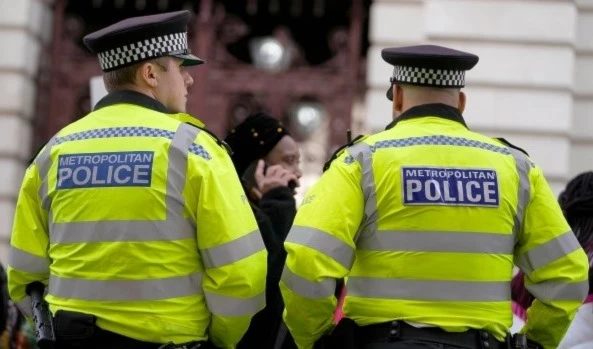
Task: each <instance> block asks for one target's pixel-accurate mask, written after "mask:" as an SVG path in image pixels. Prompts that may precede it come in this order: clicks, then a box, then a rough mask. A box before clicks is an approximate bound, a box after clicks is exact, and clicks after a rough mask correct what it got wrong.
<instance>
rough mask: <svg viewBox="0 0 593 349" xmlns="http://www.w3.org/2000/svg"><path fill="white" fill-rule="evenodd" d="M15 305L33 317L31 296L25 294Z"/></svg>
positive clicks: (26, 314)
mask: <svg viewBox="0 0 593 349" xmlns="http://www.w3.org/2000/svg"><path fill="white" fill-rule="evenodd" d="M15 305H16V306H17V308H19V310H20V311H21V312H22V313H23V315H25V316H26V317H28V318H31V317H33V305H32V304H31V297H29V296H25V298H23V299H22V300H21V301H20V302H16V303H15Z"/></svg>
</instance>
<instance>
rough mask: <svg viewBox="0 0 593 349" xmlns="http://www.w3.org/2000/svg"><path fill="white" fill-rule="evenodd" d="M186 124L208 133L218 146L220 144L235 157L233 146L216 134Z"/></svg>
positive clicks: (203, 128)
mask: <svg viewBox="0 0 593 349" xmlns="http://www.w3.org/2000/svg"><path fill="white" fill-rule="evenodd" d="M186 124H188V125H192V126H194V127H197V128H199V129H200V130H202V131H204V132H206V133H207V134H209V135H210V137H212V138H214V141H216V144H218V145H219V146H221V147H222V148H223V149H224V150H226V152H227V153H229V156H230V155H233V149H231V146H230V145H228V144H227V143H226V142H225V141H223V140H222V139H220V138H218V136H217V135H215V134H214V132H212V131H210V130H209V129H207V128H205V127H200V126H198V125H196V124H191V123H189V122H186Z"/></svg>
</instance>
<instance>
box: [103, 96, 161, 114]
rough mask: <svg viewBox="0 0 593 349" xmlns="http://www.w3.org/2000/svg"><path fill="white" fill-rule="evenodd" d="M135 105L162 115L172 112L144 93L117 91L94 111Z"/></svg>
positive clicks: (105, 98) (104, 99)
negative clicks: (113, 106) (121, 105)
mask: <svg viewBox="0 0 593 349" xmlns="http://www.w3.org/2000/svg"><path fill="white" fill-rule="evenodd" d="M121 103H126V104H135V105H138V106H141V107H144V108H148V109H152V110H155V111H158V112H161V113H166V114H170V113H171V112H170V111H169V110H168V109H167V107H165V106H164V105H163V104H162V103H161V102H159V101H157V100H156V99H154V98H151V97H149V96H147V95H145V94H143V93H140V92H136V91H130V90H116V91H113V92H111V93H109V94H108V95H107V96H105V97H103V98H101V100H100V101H99V102H97V104H96V105H95V108H94V109H93V110H99V109H101V108H104V107H108V106H111V105H114V104H121Z"/></svg>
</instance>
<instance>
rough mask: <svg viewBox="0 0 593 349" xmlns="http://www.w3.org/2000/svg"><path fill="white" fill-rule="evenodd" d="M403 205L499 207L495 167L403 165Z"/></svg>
mask: <svg viewBox="0 0 593 349" xmlns="http://www.w3.org/2000/svg"><path fill="white" fill-rule="evenodd" d="M401 170H402V182H403V196H404V204H405V205H451V206H486V207H498V203H499V190H498V175H497V173H496V171H495V170H485V169H468V168H464V169H461V168H445V167H402V169H401Z"/></svg>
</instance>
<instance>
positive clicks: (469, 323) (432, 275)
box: [281, 45, 588, 349]
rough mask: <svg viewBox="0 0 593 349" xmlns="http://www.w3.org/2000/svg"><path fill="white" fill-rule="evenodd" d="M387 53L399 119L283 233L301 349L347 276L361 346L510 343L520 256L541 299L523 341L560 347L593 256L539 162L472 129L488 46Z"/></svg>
mask: <svg viewBox="0 0 593 349" xmlns="http://www.w3.org/2000/svg"><path fill="white" fill-rule="evenodd" d="M382 56H383V59H384V60H385V61H387V62H388V63H390V64H391V65H393V66H394V71H393V77H392V78H391V83H392V86H391V87H390V89H389V91H388V98H389V99H392V100H393V113H394V120H393V122H392V123H391V124H390V125H389V126H388V127H387V129H386V130H385V131H383V132H380V133H377V134H374V135H371V136H369V137H366V138H362V139H359V140H357V141H355V142H353V143H354V144H352V145H351V146H349V147H347V148H346V149H345V151H343V152H342V153H341V154H339V155H338V156H337V158H336V159H335V160H334V161H333V162H332V163H331V165H330V166H329V169H327V171H326V172H325V173H324V174H323V176H322V177H321V179H320V180H319V182H318V183H316V185H315V186H313V188H312V189H311V190H310V191H309V192H308V193H307V194H306V196H305V198H304V200H303V204H302V206H301V207H300V209H299V211H298V213H297V216H296V218H295V222H294V226H293V228H292V230H291V231H290V233H289V235H288V238H287V240H286V243H285V247H286V250H287V253H288V256H287V262H286V268H285V270H284V273H283V275H282V281H281V290H282V292H283V297H284V300H285V306H286V310H285V314H284V318H285V321H286V324H287V326H288V328H289V330H290V331H291V333H292V335H293V336H294V339H295V341H296V343H297V345H298V347H299V348H300V349H309V348H312V347H313V345H314V343H315V341H316V340H317V339H318V338H320V337H321V336H322V335H324V334H326V333H328V332H329V331H330V330H331V326H332V313H333V311H334V309H335V306H336V299H335V297H334V291H335V284H336V282H335V280H336V279H340V278H346V293H347V297H346V299H345V304H344V314H345V316H346V318H347V319H346V320H342V321H350V322H351V323H352V322H354V323H355V326H354V327H356V328H357V329H356V331H355V332H356V335H355V337H356V338H354V339H353V340H352V341H351V343H354V344H357V345H358V347H359V348H364V349H383V348H385V349H396V348H397V349H399V348H435V349H436V348H470V349H471V348H485V349H495V348H505V349H506V348H509V345H510V342H511V341H512V339H511V338H510V336H509V328H510V326H511V323H512V311H511V287H510V283H511V278H512V276H513V263H515V264H516V265H517V266H519V267H520V268H521V269H522V270H523V271H524V272H525V274H526V285H527V288H528V289H529V291H530V292H531V293H532V294H533V295H534V296H535V297H536V299H537V300H536V301H535V302H534V303H533V305H532V307H531V309H530V310H529V314H528V320H527V324H526V326H525V328H524V329H523V333H524V334H525V336H517V337H516V338H515V342H516V343H515V345H516V347H520V346H521V345H523V344H529V345H532V346H533V345H536V343H539V344H540V345H542V346H543V347H544V348H546V349H552V348H555V347H556V346H557V345H558V343H559V342H560V340H561V339H562V337H563V336H564V333H565V332H566V330H567V328H568V326H569V324H570V322H571V321H572V319H573V316H574V315H575V312H576V310H577V308H578V307H579V305H580V304H581V302H582V301H583V299H584V298H585V296H586V295H587V289H588V283H587V272H588V262H587V257H586V256H585V253H584V251H583V250H582V248H581V247H580V246H579V244H578V242H577V240H576V239H575V237H574V234H573V233H572V232H571V231H570V227H569V225H568V224H567V222H566V220H565V219H564V217H563V215H562V211H561V210H560V208H559V206H558V204H557V202H556V199H555V197H554V194H553V193H552V191H551V190H550V187H549V185H548V183H547V182H546V179H545V178H544V175H543V174H542V170H541V168H540V167H538V166H537V165H536V164H535V163H534V162H533V161H532V160H530V158H529V157H528V155H527V154H525V152H524V151H522V150H521V149H519V148H517V147H515V146H513V145H512V144H510V143H508V142H506V141H505V140H502V139H500V140H499V139H492V138H489V137H486V136H484V135H481V134H479V133H476V132H472V131H471V130H469V129H468V127H467V125H466V123H465V120H464V118H463V116H462V113H463V111H464V107H465V101H466V98H465V95H464V93H463V92H461V91H460V89H461V88H462V87H463V86H464V75H465V72H466V71H467V70H469V69H471V68H472V67H474V65H475V64H476V63H477V62H478V57H477V56H475V55H473V54H469V53H465V52H460V51H456V50H452V49H449V48H444V47H439V46H432V45H426V46H413V47H402V48H389V49H385V50H383V52H382ZM336 193H340V195H336ZM348 319H349V320H348ZM339 327H340V324H339V325H338V328H339ZM338 328H337V329H336V331H335V332H340V331H338ZM335 332H334V333H335ZM342 332H344V331H342ZM350 335H352V331H351V333H350ZM329 343H331V341H330V342H329Z"/></svg>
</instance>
